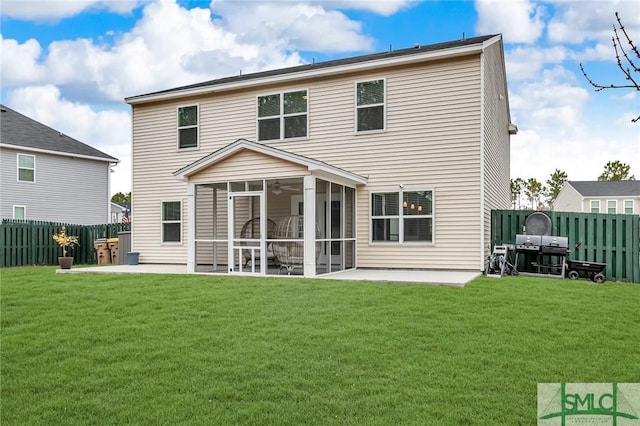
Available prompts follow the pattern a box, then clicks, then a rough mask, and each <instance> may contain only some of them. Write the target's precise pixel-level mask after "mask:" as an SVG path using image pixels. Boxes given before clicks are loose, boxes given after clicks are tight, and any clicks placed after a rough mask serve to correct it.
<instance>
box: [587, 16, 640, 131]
mask: <svg viewBox="0 0 640 426" xmlns="http://www.w3.org/2000/svg"><path fill="white" fill-rule="evenodd" d="M616 20H617V21H618V26H619V28H618V27H616V26H615V24H614V25H613V34H614V36H613V37H611V43H612V44H613V50H614V51H615V52H616V63H617V64H618V68H620V70H621V71H622V73H623V74H624V76H625V80H627V81H629V82H631V84H609V85H604V84H600V83H597V82H595V81H593V80H592V79H591V78H590V77H589V75H588V74H587V71H586V70H585V69H584V67H583V66H582V63H580V71H582V75H583V76H584V78H585V79H586V80H587V81H588V82H589V84H590V85H591V86H593V88H595V89H596V92H600V91H602V90H604V89H636V90H638V91H640V85H639V84H638V81H636V79H637V78H638V77H637V76H635V78H634V75H633V74H632V72H634V73H640V68H638V67H637V66H636V63H635V62H634V60H633V59H632V58H631V57H629V54H628V53H627V51H626V50H625V49H624V46H623V43H622V42H621V41H620V34H619V33H618V29H619V30H620V31H622V33H623V34H624V36H625V38H626V39H627V43H628V44H629V46H630V47H631V51H632V52H634V53H635V55H636V57H637V58H638V59H640V51H639V50H638V47H637V46H636V45H635V44H633V41H632V40H631V38H630V37H629V34H628V33H627V30H626V29H625V27H624V25H622V20H621V19H620V15H619V14H618V12H616ZM620 53H622V56H624V58H625V59H626V60H627V62H628V63H629V65H631V69H630V68H625V66H624V65H623V63H622V59H621V57H620ZM639 120H640V115H639V116H638V117H636V118H634V119H632V120H631V121H632V122H633V123H636V122H638V121H639Z"/></svg>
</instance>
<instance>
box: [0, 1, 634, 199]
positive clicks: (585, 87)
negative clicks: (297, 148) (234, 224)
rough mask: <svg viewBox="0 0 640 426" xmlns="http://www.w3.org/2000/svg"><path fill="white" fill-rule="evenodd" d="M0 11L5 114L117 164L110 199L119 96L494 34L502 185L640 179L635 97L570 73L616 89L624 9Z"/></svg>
mask: <svg viewBox="0 0 640 426" xmlns="http://www.w3.org/2000/svg"><path fill="white" fill-rule="evenodd" d="M0 1H1V6H2V9H1V10H0V15H1V31H0V34H1V40H0V41H1V42H2V51H1V54H2V58H1V59H2V69H1V75H0V77H1V80H0V83H1V88H0V96H1V100H2V103H3V104H5V105H7V106H9V107H11V108H13V109H15V110H17V111H19V112H21V113H23V114H25V115H27V116H30V117H32V118H34V119H36V120H38V121H41V122H43V123H45V124H47V125H49V126H51V127H53V128H55V129H57V130H60V131H63V132H64V133H67V134H69V135H70V136H73V137H75V138H77V139H79V140H81V141H83V142H85V143H88V144H90V145H92V146H95V147H96V148H98V149H100V150H102V151H104V152H106V153H108V154H111V155H113V156H115V157H117V158H119V159H120V160H122V161H121V164H119V165H118V166H117V167H116V168H115V173H113V174H112V177H113V181H112V190H113V192H117V191H129V190H130V176H131V175H130V169H131V159H130V151H131V129H130V126H131V120H130V108H129V106H128V105H126V104H125V103H124V101H123V99H124V98H125V97H128V96H133V95H138V94H142V93H147V92H151V91H154V90H162V89H167V88H171V87H176V86H179V85H183V84H189V83H195V82H199V81H206V80H210V79H214V78H218V77H225V76H229V75H235V74H237V73H238V72H239V70H242V71H243V73H248V72H253V71H260V70H265V69H274V68H281V67H285V66H292V65H297V64H300V63H306V62H311V61H312V60H314V59H315V60H316V61H322V60H327V59H333V58H342V57H348V56H353V55H359V54H365V53H371V52H378V51H384V50H387V49H389V45H390V44H391V45H393V47H394V48H396V49H398V48H404V47H409V46H412V45H413V44H414V43H420V44H430V43H437V42H444V41H450V40H455V39H459V38H461V37H462V35H463V34H464V35H465V36H467V37H471V36H475V35H484V34H496V33H501V34H503V37H504V43H505V54H506V68H507V81H508V85H509V102H510V107H511V115H512V121H513V122H514V123H515V124H516V125H517V126H518V128H519V130H520V131H519V134H518V135H517V136H515V137H513V138H512V154H511V176H512V177H514V178H515V177H521V178H524V179H527V178H530V177H534V178H536V179H538V180H540V181H542V182H544V181H545V180H546V179H548V178H549V175H550V174H551V173H552V172H553V171H554V170H555V169H560V170H563V171H565V172H567V174H568V175H569V179H570V180H595V179H596V178H597V177H598V175H599V174H600V173H601V172H602V170H603V168H604V165H605V164H606V162H607V161H610V160H620V161H623V162H625V163H627V164H630V165H631V172H632V173H633V174H635V176H636V178H638V179H640V122H639V123H637V124H633V123H631V119H632V118H634V117H637V116H638V115H640V93H638V92H637V91H636V90H631V89H627V90H623V89H619V90H606V91H603V92H598V93H596V92H595V91H594V90H593V88H591V87H590V86H589V84H588V83H587V82H586V80H585V79H584V77H583V76H582V74H581V73H580V69H579V66H578V64H579V63H580V62H582V63H583V64H584V65H585V67H586V69H587V70H588V72H589V74H590V76H591V77H592V78H594V79H595V80H597V81H598V82H603V83H607V84H609V83H623V84H624V83H625V81H624V79H623V77H622V73H621V72H620V70H619V69H618V68H617V66H616V63H615V61H614V52H613V48H612V46H611V36H612V27H613V25H614V23H615V15H614V12H615V11H618V12H620V14H621V16H622V19H623V22H624V24H625V26H626V27H627V31H628V32H629V33H630V35H631V38H632V39H633V40H636V41H637V42H638V43H640V2H638V1H635V0H634V1H589V0H582V1H575V2H573V1H567V0H550V1H533V0H510V1H507V0H504V1H502V0H501V1H495V0H475V1H446V0H444V1H414V0H313V1H293V0H279V1H273V2H270V1H251V0H214V1H213V2H208V1H176V0H145V1H136V0H113V1H100V0H86V1H85V0H83V1H75V0H66V1H56V0H40V1H31V0H0ZM625 47H626V46H625ZM638 62H640V60H638ZM637 65H640V64H638V63H637Z"/></svg>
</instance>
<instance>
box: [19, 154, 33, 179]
mask: <svg viewBox="0 0 640 426" xmlns="http://www.w3.org/2000/svg"><path fill="white" fill-rule="evenodd" d="M35 181H36V157H35V156H34V155H29V154H18V182H35Z"/></svg>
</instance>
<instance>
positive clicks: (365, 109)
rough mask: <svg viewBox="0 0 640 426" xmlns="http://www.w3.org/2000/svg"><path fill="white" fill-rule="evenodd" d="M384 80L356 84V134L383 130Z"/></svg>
mask: <svg viewBox="0 0 640 426" xmlns="http://www.w3.org/2000/svg"><path fill="white" fill-rule="evenodd" d="M384 98H385V93H384V80H382V79H381V80H371V81H361V82H359V83H356V129H357V131H358V132H368V131H371V130H383V129H384Z"/></svg>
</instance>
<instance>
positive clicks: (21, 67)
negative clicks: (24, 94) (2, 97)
mask: <svg viewBox="0 0 640 426" xmlns="http://www.w3.org/2000/svg"><path fill="white" fill-rule="evenodd" d="M0 46H1V49H2V67H1V68H0V80H1V81H2V84H3V86H4V85H14V84H20V83H28V82H32V81H38V80H40V79H43V78H45V77H46V74H45V72H44V71H45V70H44V68H43V67H42V66H39V65H36V63H37V61H38V59H39V58H40V55H41V54H42V48H41V47H40V43H38V41H37V40H35V39H29V40H27V41H25V42H24V43H22V44H20V43H18V42H17V41H16V40H12V39H5V38H3V37H2V34H0Z"/></svg>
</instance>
